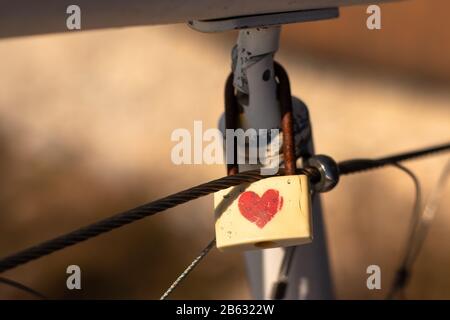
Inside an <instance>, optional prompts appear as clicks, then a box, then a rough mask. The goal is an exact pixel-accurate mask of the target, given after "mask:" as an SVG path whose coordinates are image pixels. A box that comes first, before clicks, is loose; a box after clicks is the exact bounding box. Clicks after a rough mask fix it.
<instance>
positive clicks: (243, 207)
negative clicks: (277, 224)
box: [238, 189, 283, 228]
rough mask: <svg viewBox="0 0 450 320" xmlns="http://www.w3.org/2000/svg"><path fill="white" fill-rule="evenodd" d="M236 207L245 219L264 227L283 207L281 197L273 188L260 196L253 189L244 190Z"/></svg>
mask: <svg viewBox="0 0 450 320" xmlns="http://www.w3.org/2000/svg"><path fill="white" fill-rule="evenodd" d="M238 207H239V211H240V212H241V214H242V215H243V216H244V217H245V218H246V219H247V220H249V221H250V222H253V223H254V224H256V225H257V226H258V227H259V228H264V226H265V225H266V224H267V223H268V222H269V221H270V220H272V218H273V217H274V216H275V215H276V214H277V213H278V212H279V211H280V210H281V208H282V207H283V197H282V196H280V193H279V192H278V191H277V190H274V189H269V190H267V191H266V192H264V194H263V195H262V197H260V196H258V195H257V194H256V193H254V192H253V191H245V192H244V193H242V194H241V196H240V197H239V201H238Z"/></svg>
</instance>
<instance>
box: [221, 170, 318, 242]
mask: <svg viewBox="0 0 450 320" xmlns="http://www.w3.org/2000/svg"><path fill="white" fill-rule="evenodd" d="M214 211H215V217H216V223H215V231H216V244H217V248H218V249H220V250H222V251H225V250H233V249H234V250H254V249H266V248H275V247H289V246H295V245H300V244H305V243H309V242H311V241H312V217H311V193H310V188H309V179H308V177H307V176H305V175H295V176H279V177H271V178H266V179H263V180H260V181H257V182H254V183H247V184H242V185H239V186H236V187H231V188H228V189H225V190H221V191H218V192H216V193H215V194H214Z"/></svg>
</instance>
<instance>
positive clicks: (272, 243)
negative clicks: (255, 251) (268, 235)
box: [255, 241, 278, 249]
mask: <svg viewBox="0 0 450 320" xmlns="http://www.w3.org/2000/svg"><path fill="white" fill-rule="evenodd" d="M255 247H257V248H261V249H267V248H273V247H278V245H277V243H276V242H275V241H261V242H257V243H255Z"/></svg>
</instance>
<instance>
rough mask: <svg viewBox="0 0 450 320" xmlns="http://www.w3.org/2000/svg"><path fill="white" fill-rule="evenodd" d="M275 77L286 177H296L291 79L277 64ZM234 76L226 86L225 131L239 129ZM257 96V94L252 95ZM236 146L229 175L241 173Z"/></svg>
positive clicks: (275, 64) (229, 167)
mask: <svg viewBox="0 0 450 320" xmlns="http://www.w3.org/2000/svg"><path fill="white" fill-rule="evenodd" d="M274 71H275V77H276V78H277V79H278V83H277V98H278V101H279V105H280V111H281V125H280V126H281V131H282V132H283V145H282V147H283V159H284V167H285V170H284V173H285V175H295V170H296V164H295V162H296V159H295V140H294V121H293V115H292V96H291V87H290V82H289V77H288V75H287V72H286V71H285V70H284V68H283V67H282V66H281V65H280V64H279V63H277V62H274ZM233 79H234V75H233V73H231V74H230V75H229V76H228V78H227V82H226V85H225V130H226V129H234V130H235V129H238V128H239V113H240V112H239V102H238V99H237V97H236V93H235V88H234V85H233ZM251 94H257V93H250V95H251ZM233 146H234V152H233V155H234V159H233V163H231V164H228V165H227V173H228V175H232V174H236V173H238V172H239V169H238V164H237V145H236V143H234V144H233Z"/></svg>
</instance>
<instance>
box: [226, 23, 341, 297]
mask: <svg viewBox="0 0 450 320" xmlns="http://www.w3.org/2000/svg"><path fill="white" fill-rule="evenodd" d="M280 30H281V29H280V27H268V28H255V29H245V30H242V31H240V32H239V37H238V41H237V45H236V47H235V48H234V49H233V73H234V86H235V88H236V90H237V92H238V97H240V98H239V103H240V105H241V106H242V113H241V115H240V126H241V127H242V128H243V129H249V128H254V129H273V128H279V127H280V116H281V115H280V107H279V102H278V101H277V95H276V90H277V84H276V82H275V77H274V61H273V56H274V54H275V52H276V51H277V50H278V45H279V36H280ZM293 103H294V118H295V121H296V122H298V123H299V124H302V125H301V126H300V127H301V129H302V132H300V133H299V134H300V135H299V136H300V137H302V136H304V137H306V140H305V139H304V138H300V139H299V140H298V142H299V143H301V144H302V146H300V147H299V148H298V149H301V150H305V152H304V155H305V156H307V155H311V154H313V151H314V150H313V145H312V139H311V135H310V129H311V128H310V126H309V117H308V111H307V109H306V106H304V105H303V104H302V103H301V102H300V101H299V100H297V99H294V100H293ZM304 133H309V134H306V135H305V134H304ZM255 168H258V165H248V164H247V165H240V166H239V171H245V170H251V169H255ZM313 215H314V217H313V222H314V240H313V243H312V244H309V245H303V246H299V247H295V249H294V255H293V260H292V267H291V268H290V270H291V271H290V273H289V275H288V283H289V285H288V288H287V294H286V296H285V298H286V299H331V298H332V297H333V295H332V289H331V287H332V286H331V279H330V274H329V265H328V254H327V249H326V242H325V231H324V226H323V221H322V213H321V206H320V199H319V198H318V197H316V198H315V199H314V208H313ZM283 256H284V249H281V248H277V249H266V250H258V251H248V252H246V253H245V260H246V265H247V270H248V275H249V282H250V287H251V293H252V295H253V297H254V298H256V299H269V298H271V294H272V289H273V286H274V283H275V282H276V281H277V280H278V274H279V270H280V266H281V262H282V260H283Z"/></svg>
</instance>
